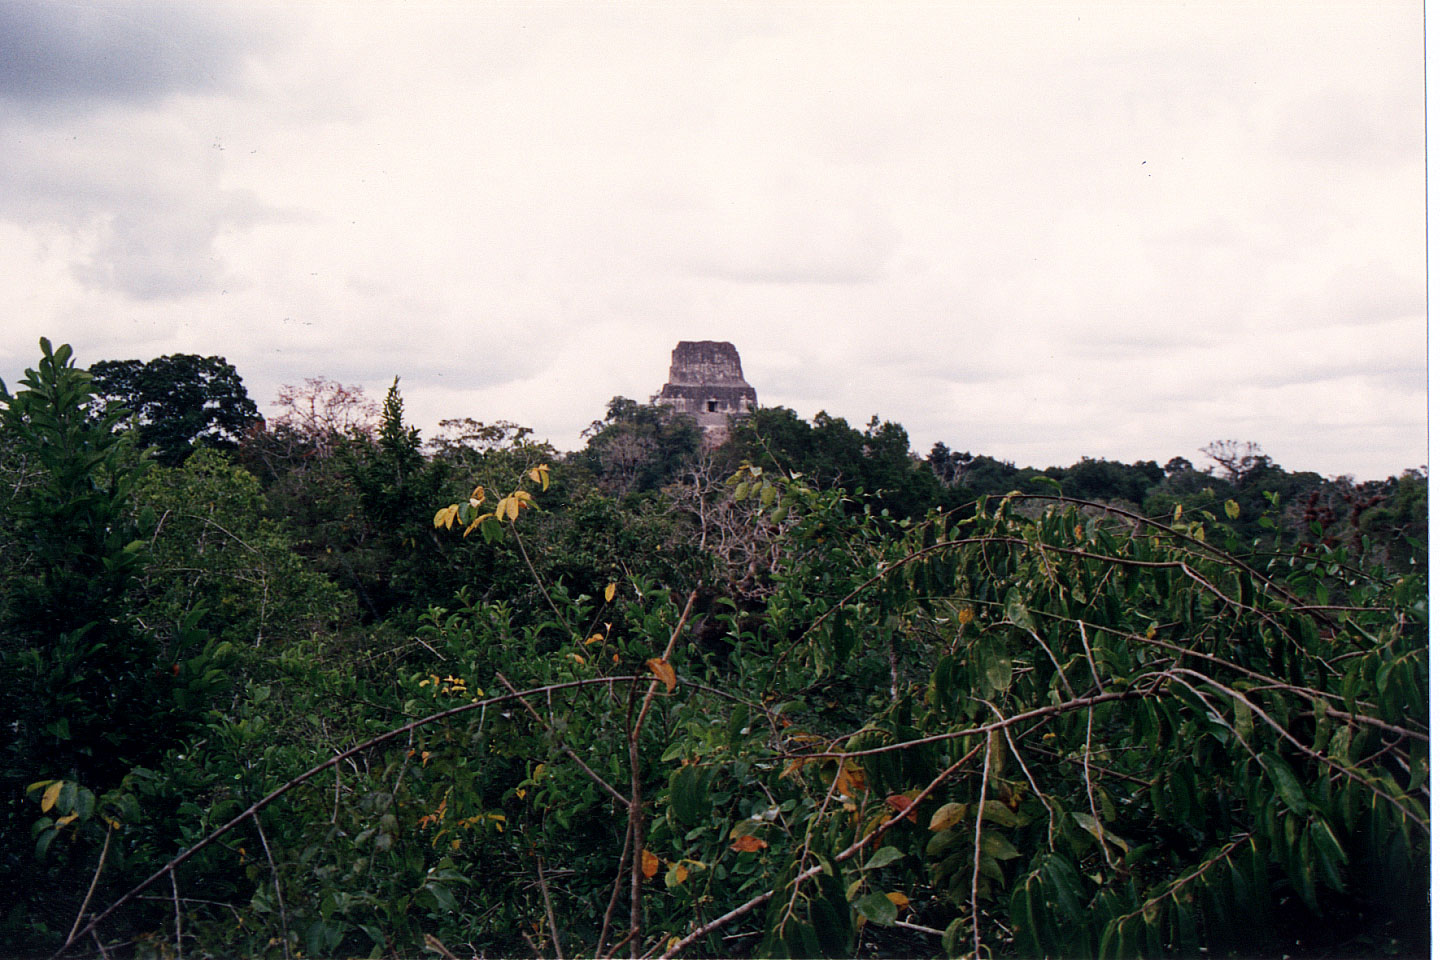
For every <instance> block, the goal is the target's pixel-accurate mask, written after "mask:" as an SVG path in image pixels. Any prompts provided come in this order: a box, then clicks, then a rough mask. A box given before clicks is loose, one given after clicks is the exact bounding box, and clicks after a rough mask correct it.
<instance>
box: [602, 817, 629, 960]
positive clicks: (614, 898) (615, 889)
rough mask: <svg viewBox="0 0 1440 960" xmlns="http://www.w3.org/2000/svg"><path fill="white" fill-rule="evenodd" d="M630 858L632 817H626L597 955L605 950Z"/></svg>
mask: <svg viewBox="0 0 1440 960" xmlns="http://www.w3.org/2000/svg"><path fill="white" fill-rule="evenodd" d="M629 858H630V819H629V817H626V819H625V842H624V843H622V844H621V845H620V864H619V866H617V867H616V868H615V882H614V883H613V884H611V885H610V902H609V903H608V904H606V905H605V919H604V920H602V921H601V923H600V939H599V940H597V941H596V942H595V956H597V957H598V956H601V955H602V953H603V951H604V950H605V940H606V938H607V937H608V936H609V935H610V918H611V917H612V916H614V914H615V904H616V903H618V902H619V901H620V888H621V886H622V885H623V884H624V882H625V864H626V862H627V861H628V860H629Z"/></svg>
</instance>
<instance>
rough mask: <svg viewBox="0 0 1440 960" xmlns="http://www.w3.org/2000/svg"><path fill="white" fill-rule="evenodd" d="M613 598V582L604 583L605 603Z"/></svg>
mask: <svg viewBox="0 0 1440 960" xmlns="http://www.w3.org/2000/svg"><path fill="white" fill-rule="evenodd" d="M614 599H615V584H613V583H609V584H606V585H605V602H606V603H609V602H610V601H611V600H614Z"/></svg>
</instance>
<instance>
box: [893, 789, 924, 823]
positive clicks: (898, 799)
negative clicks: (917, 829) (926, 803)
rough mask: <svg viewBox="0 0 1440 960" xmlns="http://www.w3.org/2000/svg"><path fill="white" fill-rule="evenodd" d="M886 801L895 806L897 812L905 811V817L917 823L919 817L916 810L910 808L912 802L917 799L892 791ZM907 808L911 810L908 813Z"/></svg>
mask: <svg viewBox="0 0 1440 960" xmlns="http://www.w3.org/2000/svg"><path fill="white" fill-rule="evenodd" d="M885 802H886V803H888V804H889V805H890V806H892V807H894V808H895V810H896V812H898V813H904V814H905V819H907V820H909V821H910V822H911V823H915V822H916V821H917V820H918V819H919V817H918V816H917V815H916V813H915V811H914V810H910V806H911V804H913V803H914V802H915V801H913V800H911V799H910V798H909V797H907V796H905V795H904V794H900V793H892V794H891V795H890V796H888V797H886V798H885ZM907 810H908V811H909V812H908V813H906V811H907Z"/></svg>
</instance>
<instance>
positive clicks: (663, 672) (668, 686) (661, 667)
mask: <svg viewBox="0 0 1440 960" xmlns="http://www.w3.org/2000/svg"><path fill="white" fill-rule="evenodd" d="M645 666H647V667H649V668H650V672H651V673H653V674H655V676H656V677H657V678H658V679H660V680H662V681H664V683H665V692H666V693H674V692H675V668H674V667H672V666H670V664H668V663H666V662H665V661H664V660H661V659H660V658H659V657H651V658H650V659H649V660H646V661H645Z"/></svg>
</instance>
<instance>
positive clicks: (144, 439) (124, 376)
mask: <svg viewBox="0 0 1440 960" xmlns="http://www.w3.org/2000/svg"><path fill="white" fill-rule="evenodd" d="M90 375H91V377H92V378H93V379H92V384H93V387H94V390H95V394H96V397H97V401H98V402H99V404H101V405H102V406H103V405H104V404H105V403H108V402H112V401H114V402H119V403H121V404H123V405H124V406H125V407H127V408H129V410H130V411H131V412H132V413H133V414H134V415H135V418H136V421H137V423H138V425H139V438H140V442H141V444H142V445H145V446H154V447H155V448H156V459H157V460H159V461H160V462H161V463H163V464H165V465H166V466H177V465H179V464H180V463H182V462H183V461H184V460H185V458H186V457H188V456H189V455H190V453H191V451H192V450H194V449H195V448H196V447H197V446H206V447H213V448H216V449H220V450H233V449H234V448H235V446H236V445H237V444H238V443H239V441H240V438H241V437H242V436H244V434H245V431H247V430H248V429H250V428H251V427H252V426H253V425H254V424H256V423H257V422H259V421H260V412H259V410H257V409H256V408H255V404H254V402H253V401H252V400H251V399H250V397H249V395H248V394H246V392H245V385H244V384H243V383H242V382H241V380H240V375H239V374H238V373H236V372H235V368H234V367H233V366H231V365H230V364H229V363H227V362H226V361H225V358H224V357H201V356H197V355H195V354H192V353H175V354H170V355H168V356H164V357H156V358H155V359H154V360H150V361H148V362H141V361H139V360H102V361H100V362H98V363H95V364H93V365H91V367H90Z"/></svg>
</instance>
